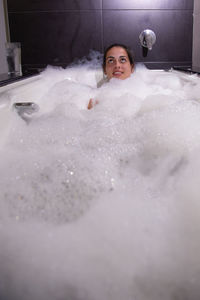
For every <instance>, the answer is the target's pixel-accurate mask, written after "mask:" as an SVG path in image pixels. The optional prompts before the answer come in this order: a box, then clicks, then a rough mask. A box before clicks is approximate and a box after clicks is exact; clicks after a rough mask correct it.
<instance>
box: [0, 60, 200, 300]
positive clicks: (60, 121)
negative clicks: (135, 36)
mask: <svg viewBox="0 0 200 300" xmlns="http://www.w3.org/2000/svg"><path fill="white" fill-rule="evenodd" d="M92 59H94V60H95V58H92ZM96 66H97V62H96V61H95V68H92V60H90V63H89V64H87V63H86V64H85V62H84V64H83V65H82V66H80V65H78V66H71V67H70V68H69V69H60V68H53V67H48V68H47V69H46V70H45V72H44V73H43V74H41V77H42V82H43V83H44V88H42V89H41V97H40V99H39V100H38V101H36V102H37V103H38V104H39V106H40V111H39V112H38V113H36V114H35V115H34V116H33V117H32V118H31V119H30V122H28V123H26V122H25V121H24V120H22V119H21V118H20V117H19V116H18V115H17V113H16V112H15V111H13V110H10V111H9V110H8V107H7V106H6V107H3V109H7V114H8V113H9V116H11V117H10V118H11V121H10V123H9V124H10V125H9V126H10V127H9V130H7V131H6V135H5V137H4V147H2V149H1V161H0V167H1V181H0V190H1V196H0V266H1V271H0V298H2V299H9V300H12V299H13V300H16V299H20V300H26V299H29V300H35V299H43V300H47V299H48V300H51V299H52V300H54V299H60V300H62V299H63V300H64V299H70V300H90V299H91V300H106V299H109V300H122V299H123V300H133V299H137V300H147V299H148V300H161V299H162V300H171V299H190V300H197V299H198V298H199V294H200V289H199V280H200V276H199V246H200V234H199V225H200V224H199V220H200V210H199V184H198V178H199V175H200V174H199V170H200V159H199V140H200V104H199V93H198V91H199V88H200V82H199V78H198V77H197V76H185V75H182V74H181V73H180V74H179V73H177V72H163V71H158V72H153V71H149V70H147V69H145V68H144V67H141V68H140V67H139V66H138V67H137V68H136V71H135V72H134V73H133V74H132V76H131V77H130V78H129V79H127V80H125V81H120V80H117V79H112V80H110V82H107V83H106V82H105V83H104V84H103V85H102V86H101V87H100V88H97V86H98V82H99V81H101V80H102V77H101V76H96V75H97V74H100V72H101V71H100V69H99V68H96ZM190 92H191V93H190ZM6 95H8V94H5V95H4V96H5V97H6ZM9 97H10V102H11V103H13V102H12V101H14V99H12V95H11V94H9ZM13 97H14V95H13ZM90 98H94V99H96V100H98V102H99V103H98V104H97V105H96V106H95V107H94V108H93V109H91V110H87V103H88V101H89V99H90ZM2 103H3V102H2Z"/></svg>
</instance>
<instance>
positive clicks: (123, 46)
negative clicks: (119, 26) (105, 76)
mask: <svg viewBox="0 0 200 300" xmlns="http://www.w3.org/2000/svg"><path fill="white" fill-rule="evenodd" d="M113 47H120V48H123V49H124V50H125V51H126V53H127V55H128V58H129V61H130V64H131V65H132V66H134V57H133V53H132V51H131V49H129V48H128V47H127V46H125V45H123V44H112V45H110V46H109V47H107V48H106V50H105V51H104V56H103V69H104V70H105V67H106V55H107V53H108V51H109V50H110V49H111V48H113Z"/></svg>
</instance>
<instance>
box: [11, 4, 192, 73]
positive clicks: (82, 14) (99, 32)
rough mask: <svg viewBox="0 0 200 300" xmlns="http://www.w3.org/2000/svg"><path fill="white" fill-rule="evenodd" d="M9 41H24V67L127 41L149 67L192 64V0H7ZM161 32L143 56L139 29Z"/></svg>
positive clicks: (62, 61)
mask: <svg viewBox="0 0 200 300" xmlns="http://www.w3.org/2000/svg"><path fill="white" fill-rule="evenodd" d="M7 3H8V13H9V24H10V35H11V41H13V42H14V41H15V42H21V43H22V64H23V66H24V68H29V69H30V68H33V69H34V68H42V67H45V66H46V65H47V64H52V65H58V66H60V65H61V66H66V65H68V64H69V63H71V62H72V61H73V60H74V59H75V58H81V57H83V56H85V55H87V54H88V52H89V50H90V49H94V50H98V51H100V52H103V49H104V48H105V47H106V46H108V45H109V44H111V43H114V42H120V43H125V44H127V45H129V46H130V47H131V48H132V49H133V50H134V53H135V59H136V61H137V62H145V63H146V64H147V66H148V67H150V68H169V67H172V66H174V65H176V66H177V65H191V63H192V33H193V0H176V1H174V0H140V1H138V0H56V1H52V0H43V1H40V0H18V1H16V0H8V1H7ZM146 28H150V29H152V30H153V31H154V32H155V33H156V36H157V41H156V44H155V45H154V47H153V49H152V50H151V51H148V53H147V55H146V56H144V53H143V51H142V47H141V46H140V44H139V38H138V37H139V34H140V33H141V31H143V30H144V29H146Z"/></svg>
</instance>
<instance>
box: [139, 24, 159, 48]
mask: <svg viewBox="0 0 200 300" xmlns="http://www.w3.org/2000/svg"><path fill="white" fill-rule="evenodd" d="M139 40H140V44H141V45H142V47H145V48H148V49H149V50H152V46H153V44H155V42H156V35H155V33H154V32H153V31H152V30H151V29H145V30H143V31H142V32H141V33H140V35H139Z"/></svg>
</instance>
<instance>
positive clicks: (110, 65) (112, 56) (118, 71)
mask: <svg viewBox="0 0 200 300" xmlns="http://www.w3.org/2000/svg"><path fill="white" fill-rule="evenodd" d="M132 72H133V65H131V63H130V61H129V57H128V54H127V52H126V50H125V49H124V48H122V47H113V48H111V49H110V50H108V52H107V54H106V65H105V67H104V73H105V74H106V75H107V77H108V79H111V78H118V79H126V78H128V77H129V76H130V75H131V73H132Z"/></svg>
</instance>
